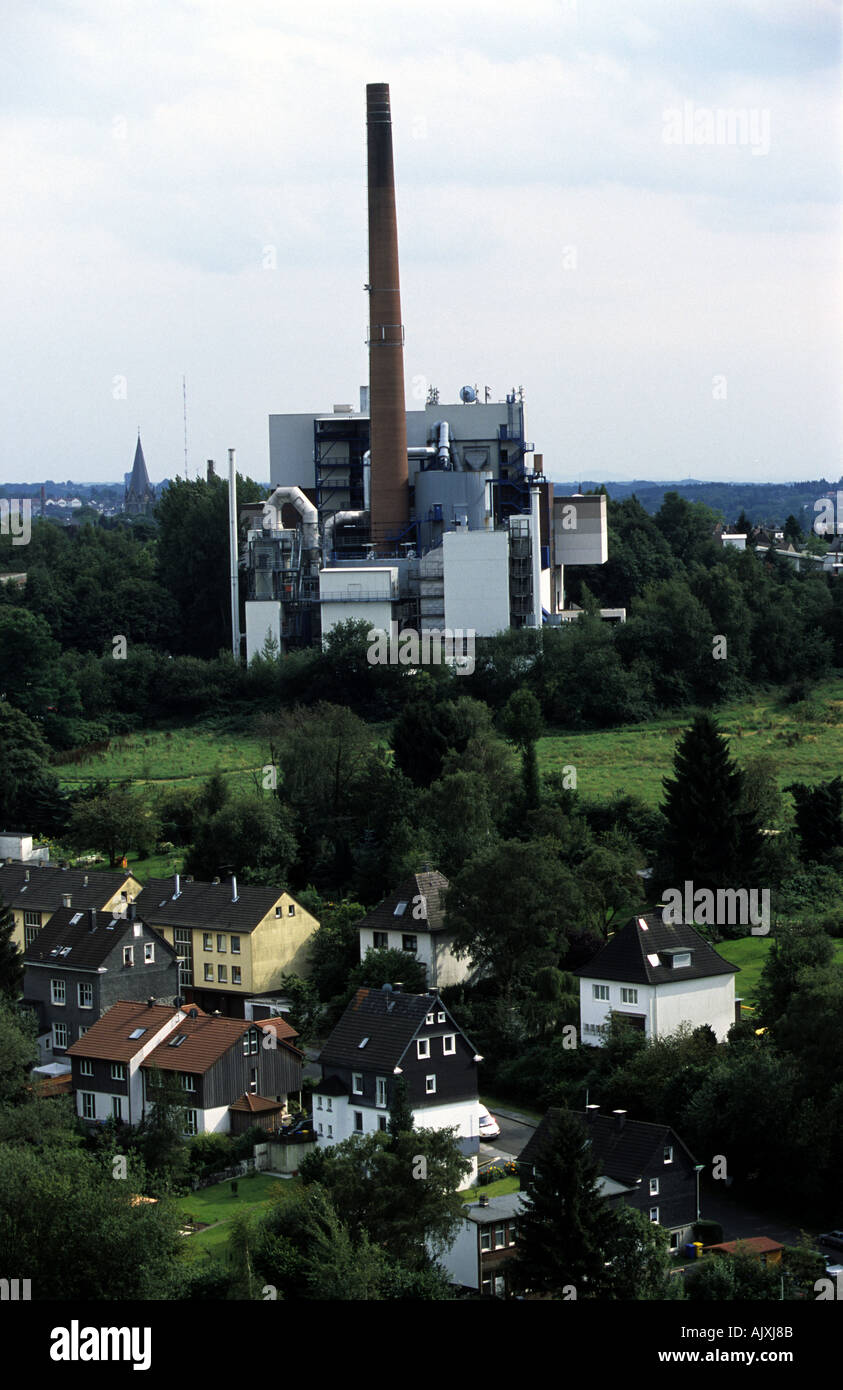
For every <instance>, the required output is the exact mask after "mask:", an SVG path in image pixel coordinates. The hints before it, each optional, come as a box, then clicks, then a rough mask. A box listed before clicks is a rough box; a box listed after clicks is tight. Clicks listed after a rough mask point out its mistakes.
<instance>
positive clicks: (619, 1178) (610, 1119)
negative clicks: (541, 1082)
mask: <svg viewBox="0 0 843 1390" xmlns="http://www.w3.org/2000/svg"><path fill="white" fill-rule="evenodd" d="M560 1113H561V1112H560V1111H559V1110H558V1109H552V1110H548V1112H547V1114H546V1115H545V1117H544V1119H543V1120H542V1122H541V1124H540V1125H539V1127H538V1129H537V1130H536V1132H535V1134H534V1135H533V1136H532V1138H531V1139H530V1140H529V1142H528V1143H527V1144H526V1145H525V1147H524V1148H523V1149H522V1150H521V1153H520V1155H519V1158H518V1162H519V1163H526V1164H534V1163H539V1164H540V1163H541V1151H542V1149H543V1147H544V1144H545V1141H546V1136H547V1132H548V1130H549V1128H550V1124H551V1121H552V1120H553V1118H554V1117H555V1116H557V1115H559V1114H560ZM571 1114H572V1115H574V1117H575V1118H576V1119H577V1120H579V1122H580V1124H581V1125H582V1128H583V1133H584V1134H586V1135H587V1136H588V1139H589V1141H590V1144H591V1150H592V1153H593V1154H594V1157H595V1159H596V1161H597V1167H598V1170H599V1172H600V1174H601V1175H602V1176H604V1177H608V1178H614V1179H615V1181H616V1182H621V1183H624V1184H632V1183H634V1182H635V1180H636V1178H640V1177H641V1176H642V1175H643V1174H644V1173H646V1172H647V1170H648V1168H652V1167H661V1166H663V1159H662V1154H663V1150H664V1146H665V1144H673V1145H674V1147H679V1148H682V1149H684V1150H685V1152H686V1154H687V1155H688V1157H689V1158H690V1160H691V1162H692V1163H693V1162H694V1159H693V1156H692V1155H691V1153H690V1151H689V1149H688V1148H687V1146H686V1145H685V1144H683V1143H682V1140H681V1139H680V1138H679V1137H678V1135H676V1134H675V1133H674V1131H673V1130H672V1129H671V1128H670V1126H669V1125H653V1124H649V1123H648V1122H647V1121H645V1120H629V1119H625V1120H624V1123H623V1125H622V1126H621V1125H619V1123H618V1117H617V1116H615V1115H598V1114H596V1113H595V1112H594V1111H589V1112H588V1113H586V1112H585V1111H580V1110H575V1111H571Z"/></svg>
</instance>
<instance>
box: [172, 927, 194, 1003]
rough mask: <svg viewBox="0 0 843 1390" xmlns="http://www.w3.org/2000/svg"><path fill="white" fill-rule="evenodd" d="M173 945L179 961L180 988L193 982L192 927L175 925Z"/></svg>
mask: <svg viewBox="0 0 843 1390" xmlns="http://www.w3.org/2000/svg"><path fill="white" fill-rule="evenodd" d="M173 945H174V946H175V948H176V955H177V956H181V957H182V958H183V959H181V960H180V961H179V990H180V991H181V990H182V989H184V987H185V986H186V985H192V984H193V935H192V932H191V929H190V927H174V929H173Z"/></svg>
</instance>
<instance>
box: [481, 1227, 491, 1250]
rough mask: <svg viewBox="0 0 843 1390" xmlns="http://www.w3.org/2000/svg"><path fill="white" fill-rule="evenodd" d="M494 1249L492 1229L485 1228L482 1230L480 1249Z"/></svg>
mask: <svg viewBox="0 0 843 1390" xmlns="http://www.w3.org/2000/svg"><path fill="white" fill-rule="evenodd" d="M491 1248H492V1228H491V1226H483V1227H482V1228H481V1230H480V1249H481V1250H491Z"/></svg>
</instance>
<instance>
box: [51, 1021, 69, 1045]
mask: <svg viewBox="0 0 843 1390" xmlns="http://www.w3.org/2000/svg"><path fill="white" fill-rule="evenodd" d="M59 1029H61V1032H62V1033H63V1034H64V1042H60V1041H59ZM67 1039H68V1031H67V1024H66V1023H54V1024H53V1048H54V1049H55V1048H57V1047H67V1045H68V1044H67Z"/></svg>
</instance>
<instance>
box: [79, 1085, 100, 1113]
mask: <svg viewBox="0 0 843 1390" xmlns="http://www.w3.org/2000/svg"><path fill="white" fill-rule="evenodd" d="M79 1095H80V1097H81V1099H82V1119H83V1120H93V1119H95V1118H96V1113H97V1111H96V1105H95V1102H94V1095H93V1092H92V1091H80V1092H79Z"/></svg>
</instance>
